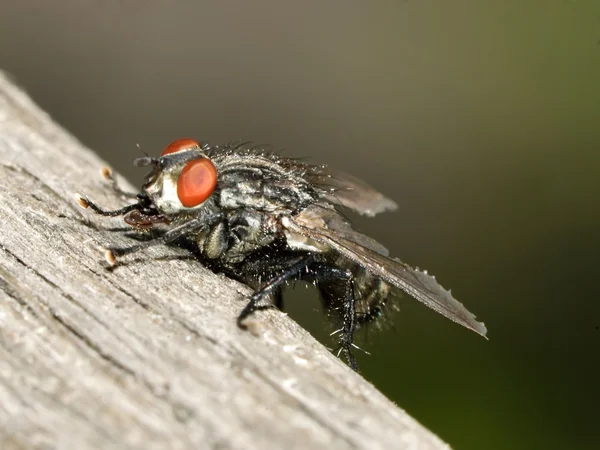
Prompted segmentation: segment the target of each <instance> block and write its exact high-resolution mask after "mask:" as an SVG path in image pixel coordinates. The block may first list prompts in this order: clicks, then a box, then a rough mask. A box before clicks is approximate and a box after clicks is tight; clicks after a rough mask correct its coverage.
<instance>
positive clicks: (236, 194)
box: [218, 166, 317, 212]
mask: <svg viewBox="0 0 600 450" xmlns="http://www.w3.org/2000/svg"><path fill="white" fill-rule="evenodd" d="M270 169H271V167H270V166H268V167H244V168H235V169H229V170H227V169H225V170H223V172H222V174H221V176H220V177H219V194H218V195H219V203H220V205H221V206H222V207H223V208H224V209H230V210H233V209H256V210H258V211H268V212H275V211H280V210H291V211H295V210H300V209H303V208H305V207H306V206H307V205H309V204H311V203H312V202H314V201H315V200H316V198H317V193H316V192H315V191H314V190H313V189H312V188H311V186H310V185H309V184H308V183H306V182H305V181H304V180H302V179H300V178H296V177H293V176H291V175H289V176H285V175H281V174H278V173H274V172H273V171H272V170H270Z"/></svg>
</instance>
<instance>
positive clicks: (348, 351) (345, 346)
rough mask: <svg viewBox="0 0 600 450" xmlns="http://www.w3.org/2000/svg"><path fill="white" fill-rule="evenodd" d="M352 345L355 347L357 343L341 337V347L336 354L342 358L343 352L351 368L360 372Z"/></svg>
mask: <svg viewBox="0 0 600 450" xmlns="http://www.w3.org/2000/svg"><path fill="white" fill-rule="evenodd" d="M352 347H355V345H354V344H352V342H348V341H346V340H345V339H341V340H340V342H339V347H338V348H337V351H336V356H337V357H338V358H340V357H341V356H342V354H343V355H344V358H345V359H346V362H347V363H348V365H349V366H350V368H351V369H352V370H354V371H355V372H359V370H358V362H356V358H355V357H354V355H353V354H352Z"/></svg>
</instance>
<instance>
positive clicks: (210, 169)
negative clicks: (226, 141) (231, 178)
mask: <svg viewBox="0 0 600 450" xmlns="http://www.w3.org/2000/svg"><path fill="white" fill-rule="evenodd" d="M134 164H135V165H136V166H138V167H150V169H151V170H150V172H149V173H148V174H147V175H146V178H145V180H144V184H143V186H142V188H141V190H140V192H139V194H137V196H136V198H137V202H136V203H133V204H131V205H127V206H125V207H123V208H121V209H118V210H114V211H107V210H104V209H102V208H101V207H99V206H97V205H95V204H94V203H92V202H91V201H89V200H88V199H87V198H85V197H83V196H78V198H77V201H78V203H79V205H80V206H82V207H83V208H91V209H93V210H94V211H95V212H97V213H98V214H101V215H104V216H124V217H123V219H124V221H125V222H126V223H127V224H129V225H131V226H133V227H135V228H138V229H147V228H151V227H152V226H153V225H154V224H159V223H165V224H169V223H172V222H185V221H186V220H189V218H191V217H196V218H198V217H201V216H202V213H203V212H204V210H205V209H206V204H207V203H208V200H209V199H210V197H211V196H212V194H213V192H214V191H215V189H216V187H217V169H216V167H215V165H214V163H213V162H212V161H211V159H210V158H208V157H207V155H206V154H205V152H204V149H203V147H202V146H201V145H200V144H199V143H198V142H196V141H194V140H192V139H179V140H177V141H174V142H172V143H171V144H169V145H168V146H167V147H166V148H165V149H164V150H163V152H162V154H161V155H160V157H157V158H156V157H143V158H138V159H136V160H135V161H134ZM113 181H114V180H113ZM117 190H119V189H118V188H117ZM119 191H120V190H119ZM120 192H121V193H122V191H120Z"/></svg>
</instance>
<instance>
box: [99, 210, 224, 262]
mask: <svg viewBox="0 0 600 450" xmlns="http://www.w3.org/2000/svg"><path fill="white" fill-rule="evenodd" d="M221 218H222V214H220V213H217V214H214V215H211V216H209V217H201V218H198V219H193V220H190V221H188V222H186V223H184V224H183V225H180V226H178V227H176V228H173V229H171V230H169V231H167V232H166V233H165V234H163V235H162V236H159V237H157V238H155V239H152V240H150V241H144V242H141V243H139V244H136V245H132V246H130V247H121V248H115V247H113V248H107V249H106V255H105V256H106V260H107V261H108V262H109V264H111V265H114V264H115V263H116V260H117V257H119V256H124V255H128V254H130V253H134V252H138V251H140V250H143V249H145V248H148V247H153V246H155V245H160V244H168V243H169V242H173V241H176V240H177V239H179V238H181V237H183V236H185V235H187V234H188V233H193V232H194V231H197V230H200V229H202V228H204V227H207V226H210V225H211V224H212V223H214V222H215V221H217V220H219V219H221Z"/></svg>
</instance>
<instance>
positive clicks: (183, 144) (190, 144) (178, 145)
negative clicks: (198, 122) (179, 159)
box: [160, 139, 200, 156]
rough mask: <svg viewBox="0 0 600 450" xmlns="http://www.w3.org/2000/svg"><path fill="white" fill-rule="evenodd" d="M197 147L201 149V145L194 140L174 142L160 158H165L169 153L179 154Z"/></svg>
mask: <svg viewBox="0 0 600 450" xmlns="http://www.w3.org/2000/svg"><path fill="white" fill-rule="evenodd" d="M196 147H200V144H198V142H197V141H195V140H193V139H177V140H176V141H173V142H171V143H170V144H169V145H167V146H166V147H165V149H164V150H163V152H162V153H161V154H160V156H165V155H168V154H169V153H177V152H180V151H182V150H189V149H192V148H196Z"/></svg>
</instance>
